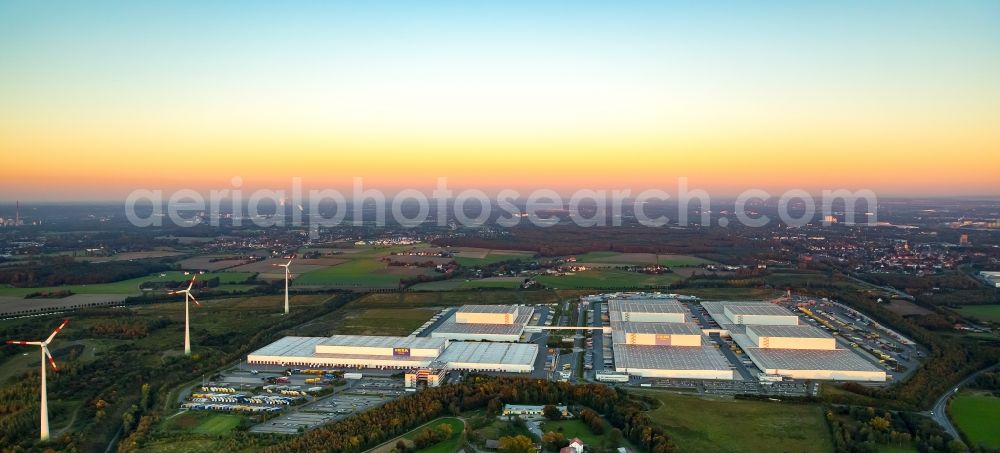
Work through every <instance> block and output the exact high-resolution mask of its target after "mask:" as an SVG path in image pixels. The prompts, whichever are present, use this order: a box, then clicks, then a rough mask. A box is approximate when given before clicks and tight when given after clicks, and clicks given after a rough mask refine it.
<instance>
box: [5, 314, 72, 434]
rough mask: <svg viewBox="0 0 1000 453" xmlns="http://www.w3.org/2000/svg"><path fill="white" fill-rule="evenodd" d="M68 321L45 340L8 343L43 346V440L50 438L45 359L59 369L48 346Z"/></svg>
mask: <svg viewBox="0 0 1000 453" xmlns="http://www.w3.org/2000/svg"><path fill="white" fill-rule="evenodd" d="M68 322H69V320H68V319H64V320H63V322H62V324H59V327H57V328H56V330H55V331H54V332H52V335H49V337H48V338H46V339H45V341H14V340H7V344H20V345H33V346H39V347H40V348H41V350H42V417H41V418H42V435H41V439H42V440H49V399H48V397H47V396H46V395H45V393H46V391H45V360H46V359H48V361H49V363H51V364H52V371H59V367H57V366H56V361H55V359H53V358H52V353H50V352H49V347H48V346H49V343H51V342H52V339H53V338H55V336H56V334H57V333H59V331H60V330H62V329H63V327H66V323H68Z"/></svg>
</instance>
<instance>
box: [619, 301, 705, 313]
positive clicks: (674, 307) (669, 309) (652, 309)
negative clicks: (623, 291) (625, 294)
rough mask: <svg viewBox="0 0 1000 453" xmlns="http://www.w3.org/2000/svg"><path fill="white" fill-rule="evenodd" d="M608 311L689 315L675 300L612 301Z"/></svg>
mask: <svg viewBox="0 0 1000 453" xmlns="http://www.w3.org/2000/svg"><path fill="white" fill-rule="evenodd" d="M608 311H627V312H634V313H687V312H688V311H687V309H686V308H684V306H683V305H681V304H680V303H678V302H677V301H676V300H673V299H663V300H653V299H641V300H612V301H609V302H608Z"/></svg>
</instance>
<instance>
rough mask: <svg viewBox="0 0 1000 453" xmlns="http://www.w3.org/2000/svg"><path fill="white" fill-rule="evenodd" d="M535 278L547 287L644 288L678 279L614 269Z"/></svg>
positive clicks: (677, 278) (676, 277)
mask: <svg viewBox="0 0 1000 453" xmlns="http://www.w3.org/2000/svg"><path fill="white" fill-rule="evenodd" d="M536 280H537V281H538V282H539V283H541V284H543V285H545V286H546V287H549V288H578V289H583V288H592V289H602V288H644V287H653V286H667V285H669V284H671V283H673V282H676V281H678V280H680V277H679V276H677V275H675V274H661V275H652V274H641V273H638V272H626V271H619V270H614V269H600V270H586V271H583V272H576V273H574V274H572V275H540V276H538V277H536Z"/></svg>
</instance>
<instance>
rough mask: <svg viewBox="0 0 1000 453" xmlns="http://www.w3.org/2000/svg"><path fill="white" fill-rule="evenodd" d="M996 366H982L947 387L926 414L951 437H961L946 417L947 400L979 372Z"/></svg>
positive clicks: (999, 365) (996, 366)
mask: <svg viewBox="0 0 1000 453" xmlns="http://www.w3.org/2000/svg"><path fill="white" fill-rule="evenodd" d="M998 367H1000V364H998V365H991V366H989V367H986V368H983V369H981V370H979V371H977V372H975V373H972V374H970V375H969V376H968V377H966V378H965V379H962V381H961V382H959V383H958V385H956V386H955V387H953V388H951V389H949V390H948V391H947V392H945V393H944V395H941V397H940V398H938V400H937V402H936V403H934V408H933V409H932V410H931V411H930V413H929V414H927V415H929V416H930V417H931V418H933V419H934V421H936V422H937V423H938V424H939V425H941V427H942V428H944V430H945V431H948V434H951V435H952V437H954V438H956V439H961V438H962V436H960V435H959V434H958V428H956V427H955V425H954V424H952V423H951V419H949V418H948V410H947V409H948V400H950V399H951V397H952V396H954V395H955V394H956V393H958V389H960V388H962V387H963V386H965V385H967V384H968V383H970V382H972V380H973V379H975V378H976V376H979V374H980V373H985V372H987V371H990V370H993V369H996V368H998Z"/></svg>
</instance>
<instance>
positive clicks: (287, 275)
mask: <svg viewBox="0 0 1000 453" xmlns="http://www.w3.org/2000/svg"><path fill="white" fill-rule="evenodd" d="M291 265H292V260H288V262H287V263H285V264H272V266H275V267H283V268H285V314H286V315H287V314H288V280H289V279H290V278H292V272H291V269H290V268H289V267H288V266H291Z"/></svg>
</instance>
